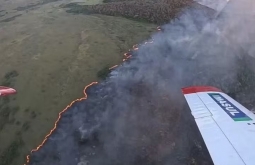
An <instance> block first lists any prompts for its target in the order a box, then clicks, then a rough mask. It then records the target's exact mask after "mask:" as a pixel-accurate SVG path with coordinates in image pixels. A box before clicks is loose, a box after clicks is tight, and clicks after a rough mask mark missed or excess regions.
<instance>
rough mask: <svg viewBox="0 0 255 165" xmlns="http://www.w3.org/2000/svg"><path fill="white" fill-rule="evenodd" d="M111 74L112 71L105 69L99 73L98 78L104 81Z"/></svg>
mask: <svg viewBox="0 0 255 165" xmlns="http://www.w3.org/2000/svg"><path fill="white" fill-rule="evenodd" d="M110 72H111V71H110V69H109V67H104V68H102V69H101V70H99V71H98V72H97V77H98V78H100V79H102V80H104V79H106V78H107V76H108V75H109V73H110Z"/></svg>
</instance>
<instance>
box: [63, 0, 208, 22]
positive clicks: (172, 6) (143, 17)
mask: <svg viewBox="0 0 255 165" xmlns="http://www.w3.org/2000/svg"><path fill="white" fill-rule="evenodd" d="M103 2H104V4H97V5H78V4H74V3H71V4H67V5H65V6H64V7H65V8H69V10H67V12H69V13H76V14H77V13H84V14H94V13H95V14H104V15H110V16H123V17H126V18H128V19H132V20H136V21H146V22H152V23H156V24H164V23H167V22H169V21H170V20H171V19H174V18H176V16H177V15H178V13H179V12H181V10H182V9H183V8H184V7H186V6H191V5H194V6H198V7H199V8H202V6H201V5H198V4H197V3H195V2H194V1H192V0H179V1H176V0H159V1H154V0H138V1H130V0H104V1H103ZM109 2H110V3H109ZM119 2H122V3H119ZM206 10H208V9H206Z"/></svg>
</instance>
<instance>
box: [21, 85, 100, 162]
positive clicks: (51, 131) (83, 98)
mask: <svg viewBox="0 0 255 165" xmlns="http://www.w3.org/2000/svg"><path fill="white" fill-rule="evenodd" d="M95 84H98V82H92V83H90V84H89V85H87V86H86V87H85V88H84V90H83V93H84V96H83V97H82V98H80V99H76V100H74V101H72V102H71V103H70V104H69V105H68V106H67V107H66V108H65V109H63V110H62V111H61V112H60V113H59V114H58V119H57V120H56V122H55V124H54V127H53V128H52V129H51V130H50V132H49V133H48V134H47V135H46V136H45V138H44V140H43V141H42V143H41V144H40V145H38V146H37V147H36V148H34V149H32V150H31V153H33V152H35V151H38V150H39V149H40V148H41V147H42V146H43V145H44V143H45V142H46V141H47V140H48V138H49V136H50V135H51V134H52V133H53V131H54V130H55V129H56V128H57V124H58V122H59V120H60V118H61V115H62V113H64V112H65V111H66V110H67V109H68V108H70V107H71V106H72V105H73V104H74V103H76V102H78V101H81V100H86V99H87V98H88V95H87V93H86V90H87V88H88V87H90V86H92V85H95ZM29 162H30V156H29V155H27V162H26V164H28V163H29ZM26 164H24V165H26Z"/></svg>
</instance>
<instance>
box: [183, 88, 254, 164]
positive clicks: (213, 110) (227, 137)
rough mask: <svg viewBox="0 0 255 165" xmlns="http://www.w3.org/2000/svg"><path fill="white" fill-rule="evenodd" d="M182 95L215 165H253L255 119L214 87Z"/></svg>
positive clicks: (184, 89)
mask: <svg viewBox="0 0 255 165" xmlns="http://www.w3.org/2000/svg"><path fill="white" fill-rule="evenodd" d="M182 92H183V94H184V96H185V98H186V100H187V103H188V105H189V107H190V110H191V113H192V115H193V117H194V119H195V121H196V124H197V126H198V128H199V131H200V133H201V135H202V137H203V139H204V142H205V144H206V146H207V148H208V151H209V153H210V155H211V158H212V160H213V162H214V164H215V165H255V115H254V114H253V113H252V112H251V111H249V110H248V109H246V108H245V107H244V106H242V105H241V104H239V103H238V102H237V101H235V100H234V99H232V98H231V97H230V96H228V95H227V94H225V93H223V92H221V91H220V90H219V89H217V88H215V87H210V86H193V87H187V88H182ZM254 97H255V96H254ZM254 99H255V98H254Z"/></svg>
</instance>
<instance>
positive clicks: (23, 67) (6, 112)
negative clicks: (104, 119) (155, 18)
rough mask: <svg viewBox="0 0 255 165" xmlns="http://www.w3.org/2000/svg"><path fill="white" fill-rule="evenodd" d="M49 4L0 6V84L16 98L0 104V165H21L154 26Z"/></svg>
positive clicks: (19, 3) (28, 2)
mask: <svg viewBox="0 0 255 165" xmlns="http://www.w3.org/2000/svg"><path fill="white" fill-rule="evenodd" d="M49 2H50V1H42V2H36V1H33V2H32V1H28V0H27V1H23V2H22V3H21V2H16V3H7V2H1V3H2V4H1V3H0V11H1V13H0V52H1V55H0V70H1V72H0V85H8V86H11V87H14V88H15V89H17V91H18V94H17V95H15V96H10V97H6V98H1V100H0V155H1V156H0V165H18V164H22V163H23V162H24V161H25V156H26V155H27V154H28V153H29V151H30V150H31V149H32V148H35V147H36V146H37V145H38V144H40V142H41V141H42V140H43V138H44V137H45V135H46V134H47V133H48V132H49V130H50V129H51V128H52V127H53V125H54V122H55V120H56V118H57V116H58V113H59V112H60V111H61V110H62V109H64V108H65V107H66V106H67V105H68V104H69V103H70V102H71V101H72V100H74V99H76V98H80V97H82V96H83V92H82V91H83V88H84V87H85V85H87V84H89V83H90V82H92V81H100V77H98V76H100V74H98V72H99V71H101V70H104V68H108V67H110V66H113V65H115V64H119V63H120V62H122V58H123V54H124V53H125V52H126V51H127V50H128V49H130V48H132V45H133V44H135V43H140V42H141V41H143V40H145V39H147V38H148V37H149V36H150V34H151V33H153V32H154V31H156V27H157V26H156V25H154V24H150V23H144V22H143V23H141V22H137V21H132V20H128V19H124V18H121V17H112V16H104V15H75V14H70V13H66V11H65V10H66V9H63V8H61V7H59V6H60V5H61V4H63V3H64V2H62V1H56V2H52V3H49ZM82 3H83V4H89V5H91V4H93V3H100V1H91V0H87V1H82ZM101 72H102V71H101Z"/></svg>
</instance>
